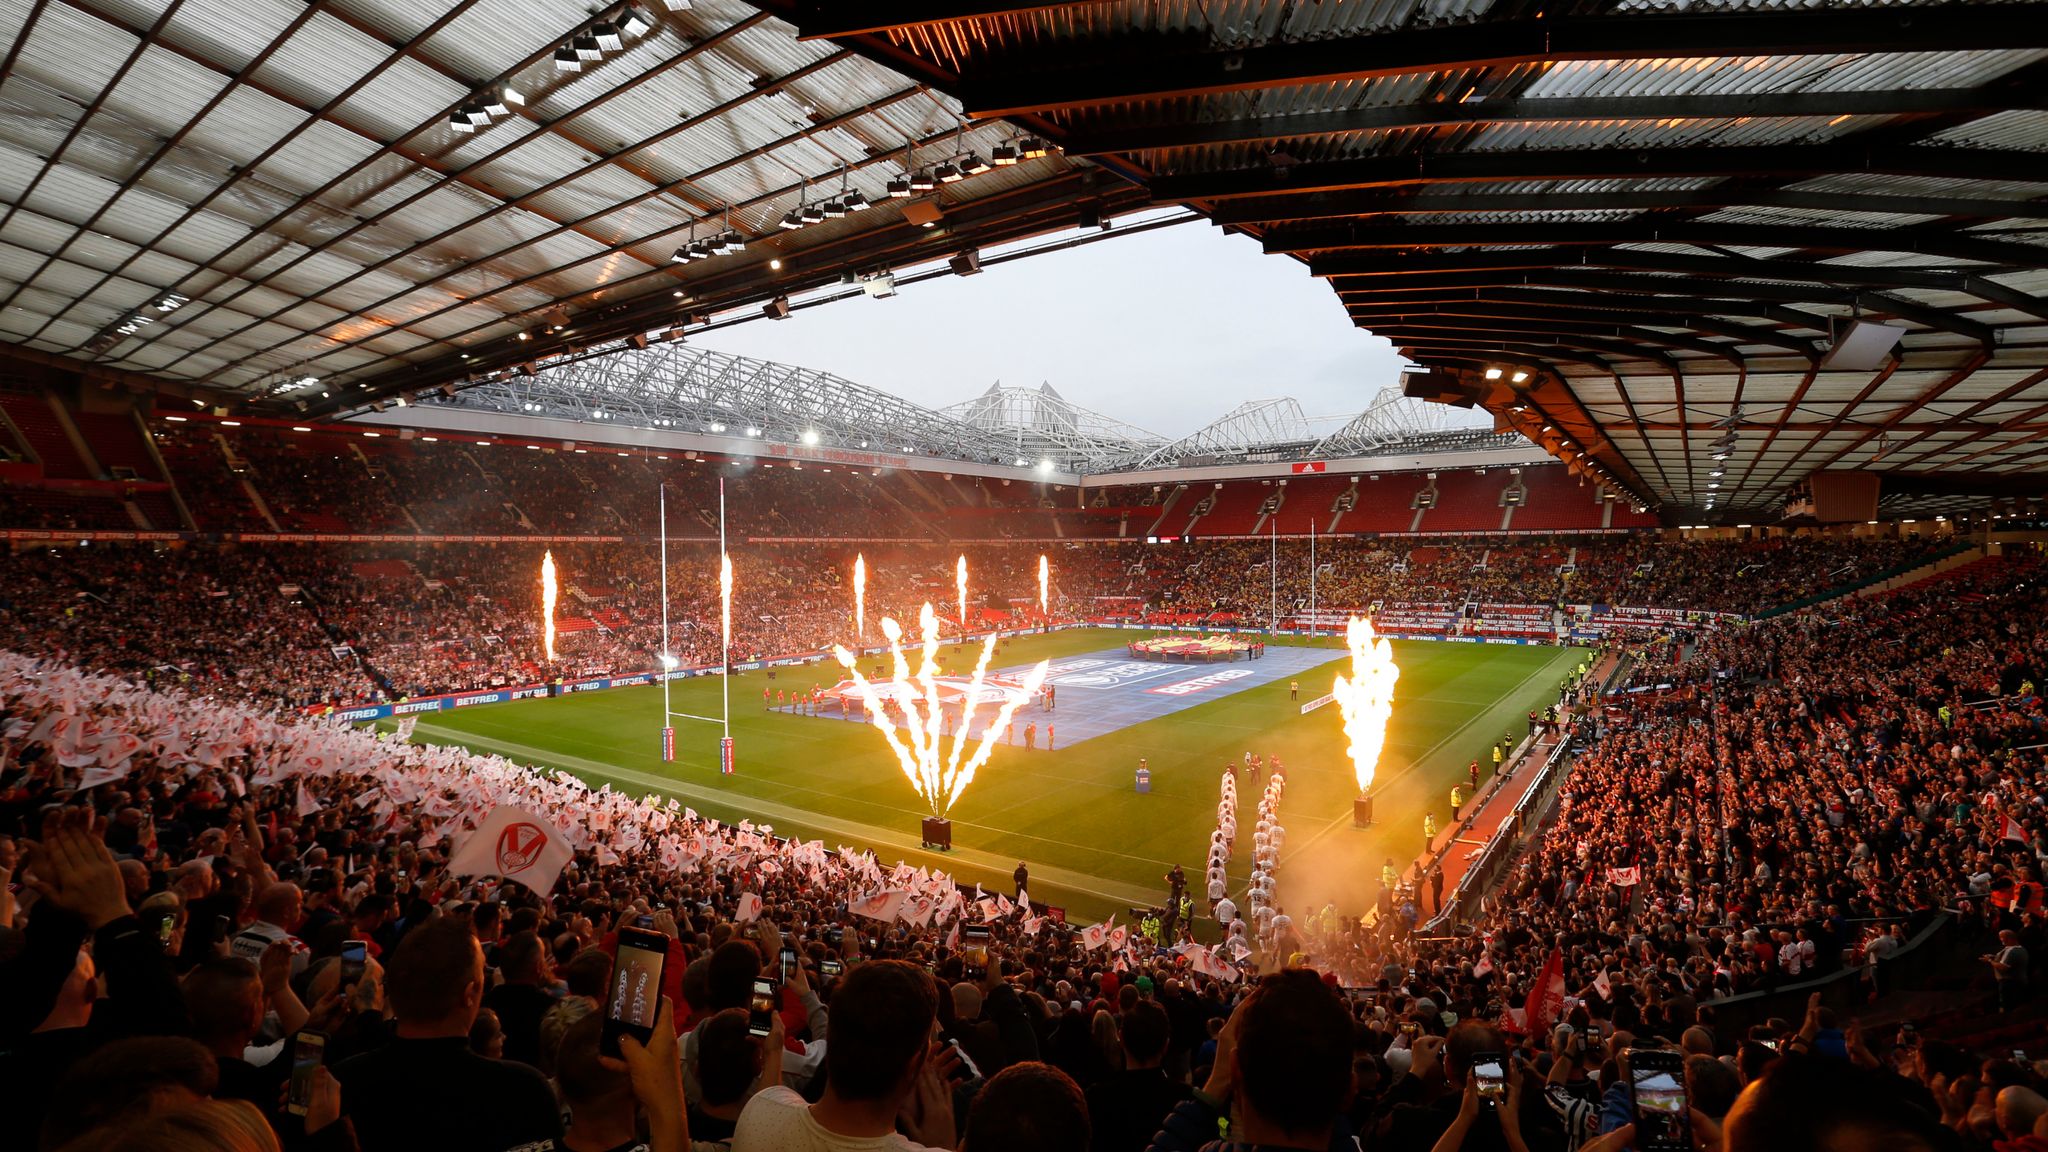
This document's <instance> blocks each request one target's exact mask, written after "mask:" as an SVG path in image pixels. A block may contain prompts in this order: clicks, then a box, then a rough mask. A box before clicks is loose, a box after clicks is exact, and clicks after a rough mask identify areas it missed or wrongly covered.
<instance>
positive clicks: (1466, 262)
mask: <svg viewBox="0 0 2048 1152" xmlns="http://www.w3.org/2000/svg"><path fill="white" fill-rule="evenodd" d="M1560 267H1562V268H1567V269H1576V268H1597V267H1605V268H1620V269H1632V270H1635V271H1640V272H1684V273H1689V274H1692V275H1697V276H1729V277H1741V278H1743V279H1745V280H1747V279H1757V280H1777V281H1784V282H1788V283H1793V284H1824V285H1828V286H1831V287H1836V288H1848V287H1852V286H1853V287H1869V288H1921V289H1928V290H1931V291H1937V292H1964V293H1968V294H1970V295H1972V296H1976V297H1978V298H1979V299H1982V300H1988V301H1991V302H1992V303H1995V304H2002V305H2004V306H2005V307H2008V308H2016V309H2018V310H2020V311H2022V312H2025V313H2027V314H2028V315H2030V316H2039V317H2041V318H2043V319H2048V301H2043V300H2039V299H2036V298H2034V297H2032V296H2028V295H2026V294H2025V293H2022V292H2019V291H2016V290H2015V289H2012V288H2008V287H2006V286H2005V285H2003V284H1998V283H1995V282H1993V281H1991V280H1988V279H1986V278H1985V277H1983V276H1980V275H1977V274H1976V273H1974V272H1971V271H1968V270H1964V269H1951V268H1889V267H1863V266H1860V265H1854V264H1802V263H1799V262H1796V261H1790V260H1749V259H1735V258H1730V257H1726V256H1690V255H1685V254H1682V253H1673V252H1637V251H1628V250H1623V249H1617V248H1604V249H1588V250H1582V251H1577V252H1564V251H1543V250H1538V251H1524V252H1499V253H1490V252H1472V253H1452V254H1437V255H1432V256H1426V257H1406V258H1401V259H1390V258H1387V257H1370V256H1324V257H1319V258H1317V259H1315V260H1311V261H1309V271H1310V272H1311V273H1313V274H1314V275H1317V276H1328V277H1333V278H1348V277H1358V278H1361V280H1362V281H1365V282H1370V281H1375V280H1385V282H1386V283H1388V284H1393V283H1394V282H1395V278H1398V277H1402V276H1406V275H1409V274H1411V273H1418V272H1419V273H1424V274H1434V273H1445V272H1451V273H1456V272H1483V273H1489V274H1494V275H1496V276H1502V275H1505V274H1508V273H1514V272H1532V273H1538V274H1539V276H1538V278H1539V279H1540V278H1542V277H1541V275H1540V274H1542V273H1546V272H1549V271H1552V270H1555V269H1558V268H1560ZM1638 279H1641V280H1642V281H1643V287H1644V288H1649V289H1654V288H1657V287H1661V286H1662V284H1661V280H1662V278H1661V277H1658V278H1650V277H1639V278H1638ZM1521 282H1522V281H1519V280H1514V279H1496V280H1495V283H1521ZM1363 286H1364V283H1359V282H1347V283H1345V284H1342V285H1339V287H1342V288H1355V287H1363ZM1725 287H1726V286H1725V285H1724V286H1723V288H1724V289H1725ZM1749 287H1750V286H1749V285H1747V284H1745V285H1743V291H1745V292H1747V291H1748V290H1749Z"/></svg>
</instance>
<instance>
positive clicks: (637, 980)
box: [598, 928, 668, 1056]
mask: <svg viewBox="0 0 2048 1152" xmlns="http://www.w3.org/2000/svg"><path fill="white" fill-rule="evenodd" d="M667 966H668V937H667V936H664V935H662V934H661V933H659V932H649V931H647V930H645V929H642V928H621V929H620V930H619V955H618V958H617V959H616V960H614V961H612V979H611V990H610V992H609V993H607V994H606V996H605V1003H604V1031H603V1032H602V1033H601V1034H600V1035H599V1039H598V1050H599V1051H600V1052H603V1053H604V1054H605V1055H607V1056H616V1055H618V1052H619V1037H621V1036H631V1037H633V1038H634V1039H636V1040H638V1041H640V1042H641V1043H642V1044H645V1043H647V1039H648V1037H650V1036H652V1035H654V1018H655V1016H656V1015H657V1014H658V1013H659V1012H660V1011H661V981H662V973H663V970H664V969H665V968H666V967H667Z"/></svg>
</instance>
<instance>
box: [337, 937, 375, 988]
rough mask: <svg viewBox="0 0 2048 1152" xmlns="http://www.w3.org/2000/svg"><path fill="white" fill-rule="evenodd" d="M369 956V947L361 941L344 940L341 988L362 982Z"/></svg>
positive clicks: (342, 945) (342, 943)
mask: <svg viewBox="0 0 2048 1152" xmlns="http://www.w3.org/2000/svg"><path fill="white" fill-rule="evenodd" d="M369 956H370V949H369V946H368V945H367V944H364V943H363V942H362V941H361V940H344V941H342V942H341V986H342V987H343V988H347V987H349V986H350V985H352V984H357V983H360V982H361V981H362V979H363V967H364V965H365V964H367V963H368V961H369Z"/></svg>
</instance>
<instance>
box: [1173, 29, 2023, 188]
mask: <svg viewBox="0 0 2048 1152" xmlns="http://www.w3.org/2000/svg"><path fill="white" fill-rule="evenodd" d="M2044 21H2048V18H2044ZM2039 161H2040V154H2039V153H2036V152H2023V151H2017V150H2009V149H1997V148H1934V147H1928V146H1924V145H1923V146H1907V145H1898V146H1889V147H1881V148H1866V147H1861V146H1858V145H1855V144H1851V143H1831V144H1763V145H1737V146H1733V147H1723V148H1597V149H1595V148H1588V149H1570V148H1550V149H1527V150H1520V151H1502V152H1417V153H1412V154H1409V155H1388V156H1365V157H1360V158H1358V159H1355V160H1330V161H1324V162H1321V163H1315V164H1294V165H1284V164H1266V165H1263V166H1261V167H1257V168H1240V169H1236V170H1232V171H1225V172H1200V173H1190V174H1187V175H1184V176H1175V175H1163V176H1159V177H1156V178H1154V179H1153V180H1152V196H1153V198H1154V199H1156V200H1161V201H1166V202H1184V201H1208V200H1227V199H1231V198H1233V197H1240V196H1274V195H1302V194H1306V193H1312V192H1336V191H1342V190H1344V189H1349V188H1401V187H1406V186H1409V185H1416V184H1455V183H1484V182H1487V181H1520V180H1626V179H1629V178H1632V177H1653V176H1698V177H1741V178H1749V177H1759V176H1761V177H1771V176H1777V177H1786V178H1796V177H1801V176H1819V175H1828V174H1839V173H1844V172H1879V173H1884V174H1886V175H1893V176H1941V177H1950V178H1957V179H1969V180H2007V179H2011V177H2012V174H2013V173H2014V172H2025V171H2031V170H2032V168H2033V166H2034V165H2036V164H2038V163H2039Z"/></svg>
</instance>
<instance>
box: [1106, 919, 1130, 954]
mask: <svg viewBox="0 0 2048 1152" xmlns="http://www.w3.org/2000/svg"><path fill="white" fill-rule="evenodd" d="M1130 939H1131V931H1130V929H1128V928H1126V927H1124V926H1123V925H1121V924H1119V925H1117V926H1116V927H1114V928H1112V929H1110V930H1109V950H1110V951H1112V952H1121V951H1123V950H1124V947H1125V945H1127V944H1128V943H1129V942H1130Z"/></svg>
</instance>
